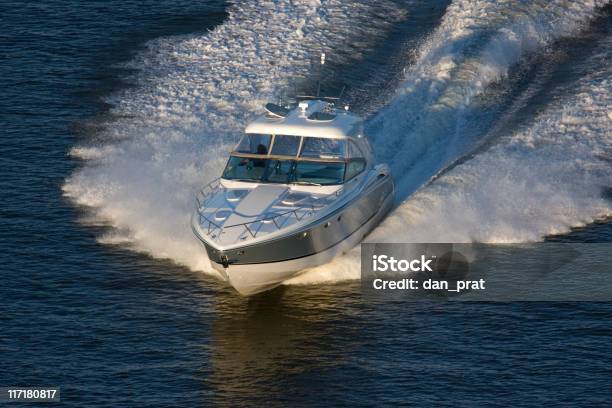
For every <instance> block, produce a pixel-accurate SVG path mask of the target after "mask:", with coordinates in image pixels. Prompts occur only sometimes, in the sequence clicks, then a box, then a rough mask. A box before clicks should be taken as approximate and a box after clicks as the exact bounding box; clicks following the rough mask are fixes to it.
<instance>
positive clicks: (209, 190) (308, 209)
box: [196, 178, 344, 240]
mask: <svg viewBox="0 0 612 408" xmlns="http://www.w3.org/2000/svg"><path fill="white" fill-rule="evenodd" d="M220 188H223V189H226V188H225V187H224V186H223V185H222V184H221V178H217V179H215V180H213V181H211V182H210V183H208V184H207V185H206V186H204V188H203V189H202V190H200V191H199V192H198V193H197V194H196V206H197V208H196V210H197V212H198V215H199V220H200V224H201V225H203V224H204V223H203V222H202V221H205V222H206V223H207V225H206V235H208V236H209V237H211V238H212V239H213V240H218V239H219V237H220V236H221V235H222V234H223V232H224V231H225V230H227V229H230V228H238V227H242V228H244V230H245V231H247V232H248V234H249V235H250V236H251V237H252V238H256V237H257V234H259V233H260V232H261V228H262V227H263V225H264V224H266V222H265V221H268V223H269V222H270V221H271V222H272V223H273V224H274V226H275V227H276V229H277V230H280V229H281V228H283V226H284V225H285V224H286V223H287V221H288V220H289V219H290V218H291V216H294V217H295V219H296V220H297V221H298V222H299V221H302V220H303V219H304V218H305V217H306V216H307V215H308V216H312V215H313V214H314V213H316V212H317V211H319V210H320V209H317V208H316V207H315V206H314V205H312V204H310V205H306V206H302V207H298V208H294V209H292V210H289V211H287V212H284V213H281V214H276V215H273V216H270V217H266V218H259V219H257V220H254V221H247V222H243V223H240V224H232V225H228V226H225V225H219V224H217V223H216V222H214V221H213V220H211V219H210V218H209V217H207V216H206V215H205V214H204V213H203V208H205V207H206V204H207V203H208V198H209V197H210V196H211V195H212V194H214V193H216V192H217V191H218V190H219V189H220ZM343 192H344V187H342V188H340V189H338V190H336V191H335V192H333V193H332V194H330V196H331V195H334V199H333V201H335V200H336V199H337V198H338V197H339V196H340V195H342V193H343ZM321 208H323V207H321ZM299 213H302V215H301V216H300V215H299ZM285 216H287V218H286V219H285V220H284V221H283V222H281V223H279V222H277V221H278V219H280V218H281V217H285ZM257 223H259V226H258V227H257V228H254V226H255V224H257ZM217 230H218V233H215V231H217ZM241 235H242V234H240V235H239V236H241ZM243 239H244V238H243Z"/></svg>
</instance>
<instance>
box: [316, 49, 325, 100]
mask: <svg viewBox="0 0 612 408" xmlns="http://www.w3.org/2000/svg"><path fill="white" fill-rule="evenodd" d="M323 65H325V53H324V52H322V53H321V66H320V67H319V81H318V84H317V98H318V97H319V96H320V94H321V76H322V74H323Z"/></svg>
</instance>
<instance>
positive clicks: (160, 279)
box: [0, 0, 612, 407]
mask: <svg viewBox="0 0 612 408" xmlns="http://www.w3.org/2000/svg"><path fill="white" fill-rule="evenodd" d="M0 8H1V10H0V21H1V22H2V30H1V32H0V90H2V98H0V118H1V119H2V120H1V121H0V123H1V131H2V136H1V138H0V141H1V143H0V161H1V163H2V166H0V195H1V196H0V198H1V206H0V221H1V228H0V276H1V278H2V284H1V285H0V387H5V386H7V387H8V386H22V387H24V386H59V387H61V402H60V403H57V404H55V403H46V404H48V406H55V405H57V406H71V407H170V406H181V407H196V406H209V405H219V406H237V405H250V406H262V405H264V404H266V405H268V406H337V405H340V406H344V405H346V406H348V405H350V406H372V405H401V404H405V405H414V406H453V407H462V406H466V407H468V406H469V407H471V406H482V405H489V406H500V407H501V406H542V405H548V404H564V405H567V406H575V405H582V406H610V404H611V403H612V393H611V392H610V389H611V387H610V385H611V383H612V369H611V368H610V367H612V354H611V353H610V348H611V347H612V329H611V328H610V320H611V319H612V306H611V304H610V303H606V302H599V303H596V302H592V303H587V302H582V303H579V302H573V303H571V302H566V303H552V302H540V303H538V302H524V303H520V302H515V303H461V302H440V301H417V302H404V301H399V300H395V299H384V298H379V299H372V298H367V297H365V296H363V294H362V293H361V289H360V284H359V281H358V280H356V279H358V277H359V265H358V261H357V260H358V258H359V252H358V249H356V250H354V251H352V252H351V253H349V254H347V255H345V256H343V257H341V258H339V259H337V260H335V261H334V262H332V263H331V264H329V265H325V266H322V267H320V268H316V269H315V270H311V271H308V272H306V273H304V274H302V275H300V276H299V277H297V278H295V279H294V280H293V281H292V282H289V283H288V284H287V285H284V286H281V287H279V288H277V289H275V290H273V291H270V292H267V293H263V294H260V295H257V296H254V297H251V298H242V297H240V296H238V295H237V294H236V293H235V292H234V291H233V290H232V289H231V288H229V287H227V286H226V285H225V284H224V283H222V282H220V281H219V279H217V277H216V275H215V274H214V273H213V272H211V268H210V265H209V263H208V260H207V259H206V256H205V254H204V252H203V251H202V249H201V247H200V246H199V245H198V243H197V242H196V241H195V240H194V238H193V237H192V235H191V231H190V229H189V215H190V211H191V208H192V205H193V197H194V194H195V192H196V191H197V189H198V188H200V187H202V186H203V185H204V184H206V183H207V182H208V181H210V180H212V179H214V178H216V177H217V176H218V173H219V166H222V164H223V160H224V157H225V154H226V152H227V150H228V149H229V148H230V147H231V145H232V144H233V143H235V142H236V140H237V139H238V137H239V135H240V132H241V128H242V127H243V126H244V124H245V123H246V122H248V120H249V119H251V118H253V117H254V116H255V115H257V114H258V113H260V112H261V106H262V105H263V103H264V102H265V101H267V100H274V99H277V98H283V97H286V96H287V94H290V93H291V89H295V87H300V89H304V90H306V89H308V88H309V87H310V88H312V87H313V86H314V84H315V82H316V77H317V75H316V74H315V73H314V72H315V70H313V69H311V66H312V62H313V61H316V60H317V59H318V55H319V53H320V52H322V51H324V52H326V54H327V58H328V61H329V62H328V64H327V68H326V69H327V70H328V73H327V75H326V76H325V80H324V86H325V87H329V89H340V88H342V87H343V86H346V91H345V92H346V94H345V95H346V98H345V101H346V103H348V104H350V105H351V107H352V108H353V109H354V110H355V111H357V112H359V113H361V114H363V115H365V116H366V117H367V130H368V133H369V135H370V137H371V138H372V140H373V143H374V145H375V150H376V152H377V155H378V158H379V160H381V161H385V162H388V163H389V164H390V166H391V168H392V170H393V173H394V175H395V177H396V181H397V185H398V199H397V203H396V207H395V209H394V211H393V212H392V213H391V214H390V216H389V217H388V218H387V219H386V220H385V221H384V222H383V223H382V224H381V225H380V226H379V228H377V229H376V230H375V231H374V232H373V233H372V234H371V235H370V236H369V237H368V238H367V240H369V241H371V242H383V241H385V242H470V241H479V242H504V243H506V242H522V241H542V240H549V241H560V242H600V243H601V242H604V243H612V219H611V218H610V216H611V214H612V202H611V198H612V165H611V163H612V137H611V135H612V126H611V122H612V116H611V114H610V111H609V110H610V106H611V105H612V97H611V96H610V95H611V92H610V91H611V90H612V82H611V77H612V75H611V73H612V70H611V68H610V64H609V61H610V59H611V57H612V31H611V29H612V14H611V13H612V8H611V6H610V5H609V4H606V2H604V1H600V2H597V1H586V0H585V1H572V2H566V1H493V0H490V1H489V0H475V1H472V2H468V1H455V2H450V1H430V2H420V1H399V0H397V1H391V0H383V1H368V0H359V1H333V0H330V1H325V0H321V1H303V2H302V1H284V0H278V1H270V2H246V3H242V2H239V3H231V4H226V3H225V2H218V1H201V2H196V1H182V0H179V1H163V0H160V1H146V0H145V1H130V0H122V1H116V0H109V1H87V2H81V1H74V0H73V1H70V0H68V1H51V0H43V1H38V2H21V1H4V2H3V3H2V6H1V7H0ZM610 272H611V273H612V270H611V271H610ZM516 273H517V274H520V270H517V271H516ZM8 405H10V406H12V405H15V406H18V405H19V406H38V405H28V404H27V403H21V404H17V403H14V404H9V403H7V406H8ZM40 405H42V404H40ZM45 406H47V405H45Z"/></svg>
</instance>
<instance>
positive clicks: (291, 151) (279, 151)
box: [272, 135, 300, 156]
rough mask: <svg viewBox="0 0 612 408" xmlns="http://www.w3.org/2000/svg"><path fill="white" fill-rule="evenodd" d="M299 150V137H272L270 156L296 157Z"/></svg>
mask: <svg viewBox="0 0 612 408" xmlns="http://www.w3.org/2000/svg"><path fill="white" fill-rule="evenodd" d="M299 148H300V137H299V136H285V135H276V136H274V145H273V146H272V154H275V155H279V156H297V154H298V149H299Z"/></svg>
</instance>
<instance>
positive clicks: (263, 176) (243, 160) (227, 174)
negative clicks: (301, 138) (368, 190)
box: [222, 156, 346, 185]
mask: <svg viewBox="0 0 612 408" xmlns="http://www.w3.org/2000/svg"><path fill="white" fill-rule="evenodd" d="M345 167H346V164H345V163H344V162H326V161H308V160H298V161H296V160H277V159H271V158H270V159H262V158H252V157H240V156H230V159H229V161H228V162H227V166H226V167H225V171H224V172H223V176H222V177H223V178H224V179H226V180H239V181H255V182H260V183H295V184H314V185H333V184H342V182H343V181H344V170H345Z"/></svg>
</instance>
